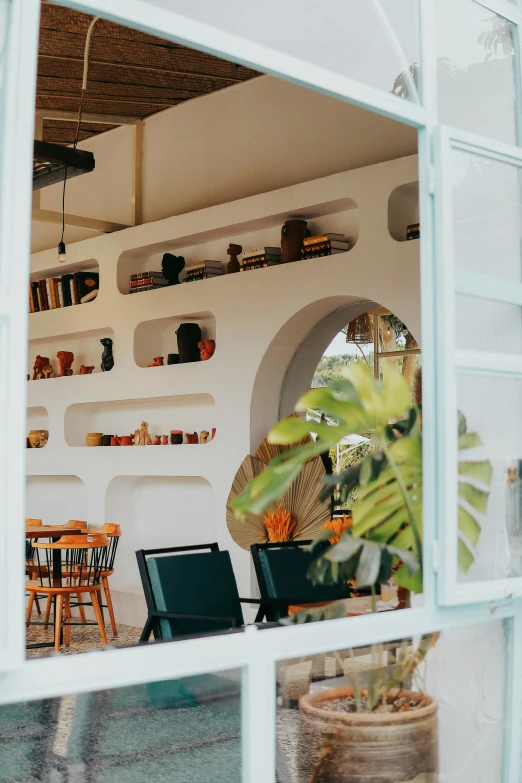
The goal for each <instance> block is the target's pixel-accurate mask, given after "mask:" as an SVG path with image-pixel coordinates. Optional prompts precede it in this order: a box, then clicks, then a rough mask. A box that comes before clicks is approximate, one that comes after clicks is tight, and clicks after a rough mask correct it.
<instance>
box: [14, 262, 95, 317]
mask: <svg viewBox="0 0 522 783" xmlns="http://www.w3.org/2000/svg"><path fill="white" fill-rule="evenodd" d="M99 280H100V276H99V274H98V272H75V273H74V274H65V275H61V276H60V277H47V278H45V279H43V280H35V281H33V282H32V283H30V285H29V312H30V313H39V312H42V311H43V310H55V309H57V308H58V307H70V306H71V305H77V304H85V303H86V302H90V301H92V300H93V299H96V297H97V296H98V291H99V285H100V283H99Z"/></svg>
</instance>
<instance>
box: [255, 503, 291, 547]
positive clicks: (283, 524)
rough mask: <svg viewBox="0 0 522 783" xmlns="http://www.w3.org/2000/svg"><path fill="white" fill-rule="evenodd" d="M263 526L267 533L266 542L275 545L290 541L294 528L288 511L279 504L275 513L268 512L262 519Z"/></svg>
mask: <svg viewBox="0 0 522 783" xmlns="http://www.w3.org/2000/svg"><path fill="white" fill-rule="evenodd" d="M263 524H264V526H265V527H266V529H267V531H268V540H269V541H270V542H271V543H273V544H275V543H281V542H282V541H290V539H291V537H292V533H293V531H294V528H295V526H296V521H295V519H292V515H291V514H290V512H289V511H287V510H286V509H285V508H283V506H282V504H281V503H280V504H279V505H278V507H277V511H270V513H268V514H267V515H266V517H265V518H264V519H263Z"/></svg>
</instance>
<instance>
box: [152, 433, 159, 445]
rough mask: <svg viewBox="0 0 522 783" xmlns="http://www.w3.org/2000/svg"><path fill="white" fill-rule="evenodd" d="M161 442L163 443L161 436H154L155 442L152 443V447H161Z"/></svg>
mask: <svg viewBox="0 0 522 783" xmlns="http://www.w3.org/2000/svg"><path fill="white" fill-rule="evenodd" d="M160 442H161V440H160V436H159V435H155V436H154V440H153V441H152V445H153V446H159V445H160Z"/></svg>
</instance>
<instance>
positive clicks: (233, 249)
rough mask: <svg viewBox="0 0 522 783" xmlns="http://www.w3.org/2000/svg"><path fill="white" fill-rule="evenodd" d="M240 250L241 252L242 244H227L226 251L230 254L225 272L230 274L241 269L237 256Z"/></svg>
mask: <svg viewBox="0 0 522 783" xmlns="http://www.w3.org/2000/svg"><path fill="white" fill-rule="evenodd" d="M242 252H243V247H242V245H234V244H230V245H229V246H228V250H227V253H228V255H229V256H230V261H229V262H228V264H227V274H229V275H231V274H233V273H234V272H239V271H240V270H241V267H240V266H239V261H238V260H237V257H238V255H239V254H240V253H242Z"/></svg>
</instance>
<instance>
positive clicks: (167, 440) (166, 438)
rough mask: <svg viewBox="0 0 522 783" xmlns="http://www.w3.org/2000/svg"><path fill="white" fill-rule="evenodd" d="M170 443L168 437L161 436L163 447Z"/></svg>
mask: <svg viewBox="0 0 522 783" xmlns="http://www.w3.org/2000/svg"><path fill="white" fill-rule="evenodd" d="M168 442H169V437H168V435H162V436H161V445H162V446H166V445H167V444H168Z"/></svg>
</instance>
